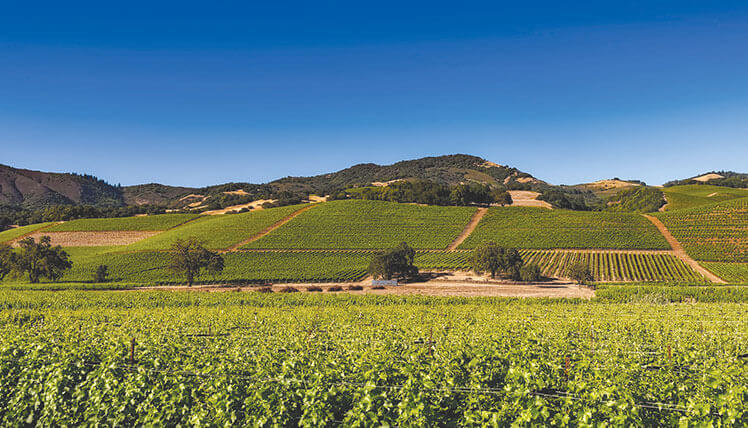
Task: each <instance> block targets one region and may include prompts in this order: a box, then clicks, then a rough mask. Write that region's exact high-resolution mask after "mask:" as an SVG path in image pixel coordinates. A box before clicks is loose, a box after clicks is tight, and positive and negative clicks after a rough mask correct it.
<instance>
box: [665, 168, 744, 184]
mask: <svg viewBox="0 0 748 428" xmlns="http://www.w3.org/2000/svg"><path fill="white" fill-rule="evenodd" d="M686 184H702V185H704V184H707V185H710V186H724V187H736V188H748V174H745V173H740V172H735V171H709V172H706V173H704V174H701V175H697V176H694V177H691V178H686V179H685V180H673V181H668V182H667V183H665V184H664V187H671V186H682V185H686Z"/></svg>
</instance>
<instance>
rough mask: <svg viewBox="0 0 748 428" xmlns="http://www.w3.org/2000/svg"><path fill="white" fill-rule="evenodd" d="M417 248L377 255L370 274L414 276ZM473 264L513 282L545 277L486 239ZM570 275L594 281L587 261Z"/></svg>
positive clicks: (477, 269) (511, 251)
mask: <svg viewBox="0 0 748 428" xmlns="http://www.w3.org/2000/svg"><path fill="white" fill-rule="evenodd" d="M415 254H416V253H415V250H414V249H412V248H411V247H410V246H408V244H407V243H405V242H402V243H400V245H398V246H397V247H395V248H393V249H391V250H389V251H386V252H383V253H380V254H377V255H375V256H374V257H373V258H372V260H371V263H370V264H369V274H370V275H372V276H373V277H374V278H383V279H393V278H398V279H411V278H413V277H415V276H416V275H418V268H417V267H416V266H415V265H414V261H415ZM470 266H471V267H472V269H473V271H475V273H477V274H478V275H482V274H484V273H489V274H490V275H491V278H496V276H497V275H498V274H504V275H506V276H507V277H509V278H510V279H512V280H514V281H527V282H530V281H538V280H540V279H541V278H542V274H541V270H540V267H539V266H538V265H536V264H534V263H527V264H526V263H525V262H524V260H522V256H521V255H520V254H519V251H517V250H516V249H514V248H503V247H500V246H499V245H497V244H496V243H495V242H486V243H484V244H483V245H481V246H479V247H477V248H476V249H475V250H473V253H472V254H471V256H470ZM567 275H568V276H569V277H570V278H571V279H572V280H574V281H576V282H578V283H579V284H585V283H587V282H589V281H592V279H593V277H592V273H591V272H590V269H589V266H587V264H585V263H574V264H572V265H571V266H570V268H569V269H568V271H567Z"/></svg>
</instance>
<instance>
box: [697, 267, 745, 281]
mask: <svg viewBox="0 0 748 428" xmlns="http://www.w3.org/2000/svg"><path fill="white" fill-rule="evenodd" d="M700 264H701V265H702V266H704V267H705V268H707V269H708V270H710V271H711V272H712V273H714V274H715V275H717V276H718V277H720V278H722V279H724V280H725V281H727V282H730V283H733V284H748V263H721V262H701V263H700Z"/></svg>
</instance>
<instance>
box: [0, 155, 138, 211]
mask: <svg viewBox="0 0 748 428" xmlns="http://www.w3.org/2000/svg"><path fill="white" fill-rule="evenodd" d="M124 204H125V202H124V199H123V197H122V190H121V188H119V187H118V186H112V185H111V184H109V183H107V182H105V181H103V180H100V179H98V178H96V177H94V176H91V175H82V174H73V173H53V172H41V171H32V170H28V169H18V168H13V167H10V166H7V165H0V205H11V206H18V207H22V208H29V209H39V208H46V207H49V206H53V205H94V206H107V207H112V206H114V207H119V206H123V205H124Z"/></svg>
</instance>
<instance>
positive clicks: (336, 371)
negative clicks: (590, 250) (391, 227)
mask: <svg viewBox="0 0 748 428" xmlns="http://www.w3.org/2000/svg"><path fill="white" fill-rule="evenodd" d="M0 307H3V308H4V310H3V311H2V313H0V384H1V385H3V388H1V389H0V424H2V425H3V426H16V425H19V421H23V422H24V423H23V425H28V426H91V425H102V426H144V425H148V426H150V425H159V426H186V425H203V426H245V425H250V426H330V425H338V424H340V425H343V426H385V425H387V426H416V425H417V426H427V425H431V423H432V422H433V421H439V423H440V424H443V425H445V426H465V425H468V426H511V425H516V426H549V425H561V426H579V425H586V424H594V421H605V422H606V423H609V424H611V425H620V426H677V425H681V426H682V425H683V424H684V422H687V424H688V425H698V426H745V424H746V423H748V385H747V384H746V383H745V379H746V378H748V366H746V364H745V362H744V359H743V358H744V357H743V355H742V354H744V353H745V349H744V347H745V336H746V334H747V333H748V317H745V316H742V315H743V313H744V311H745V308H744V307H743V306H742V305H740V304H734V303H721V304H720V305H713V304H703V303H691V304H688V305H652V304H636V303H628V304H615V303H605V304H600V303H582V302H568V303H565V302H547V301H542V300H539V301H538V300H530V301H527V302H518V301H512V300H502V299H456V298H452V299H443V298H434V297H421V296H416V297H411V298H401V297H398V296H372V295H369V296H353V295H347V296H336V295H327V294H326V293H325V294H324V295H321V294H312V293H296V295H275V294H271V295H265V294H261V293H174V292H171V293H169V292H148V291H145V292H130V293H123V292H95V291H92V292H85V293H82V292H75V291H70V292H66V291H60V292H55V293H49V292H46V293H45V292H31V291H26V292H15V291H7V290H0Z"/></svg>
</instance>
